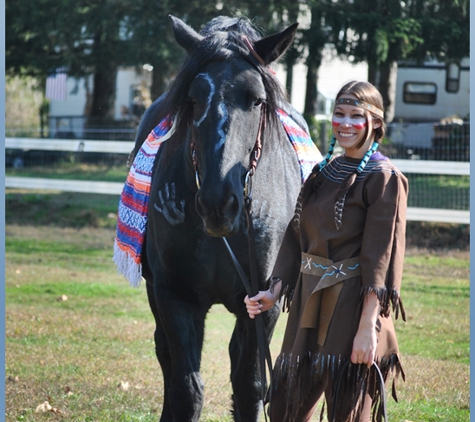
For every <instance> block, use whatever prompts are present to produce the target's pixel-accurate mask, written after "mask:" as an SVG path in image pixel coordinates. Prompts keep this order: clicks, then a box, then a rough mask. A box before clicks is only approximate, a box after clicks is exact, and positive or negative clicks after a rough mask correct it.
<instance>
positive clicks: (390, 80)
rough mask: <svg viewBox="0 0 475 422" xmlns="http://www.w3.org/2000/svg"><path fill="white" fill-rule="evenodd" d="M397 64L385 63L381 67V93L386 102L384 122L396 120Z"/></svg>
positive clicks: (393, 62)
mask: <svg viewBox="0 0 475 422" xmlns="http://www.w3.org/2000/svg"><path fill="white" fill-rule="evenodd" d="M397 69H398V67H397V62H395V61H392V62H384V63H382V64H381V66H380V78H379V86H378V88H379V92H381V95H382V96H383V102H384V108H385V112H384V120H385V122H386V123H391V122H392V120H393V119H394V114H395V107H396V79H397Z"/></svg>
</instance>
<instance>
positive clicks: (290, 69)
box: [285, 59, 294, 102]
mask: <svg viewBox="0 0 475 422" xmlns="http://www.w3.org/2000/svg"><path fill="white" fill-rule="evenodd" d="M285 62H286V63H285V70H286V71H287V74H286V75H285V88H286V90H287V95H288V96H289V101H290V102H292V84H293V82H294V60H290V59H287V60H286V61H285Z"/></svg>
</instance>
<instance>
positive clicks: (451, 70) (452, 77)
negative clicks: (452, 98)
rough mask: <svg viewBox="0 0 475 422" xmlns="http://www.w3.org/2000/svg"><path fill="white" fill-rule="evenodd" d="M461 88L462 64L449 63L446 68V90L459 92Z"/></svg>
mask: <svg viewBox="0 0 475 422" xmlns="http://www.w3.org/2000/svg"><path fill="white" fill-rule="evenodd" d="M459 88H460V66H459V65H458V64H457V63H449V64H448V65H447V70H446V79H445V90H446V91H447V92H452V93H457V92H459Z"/></svg>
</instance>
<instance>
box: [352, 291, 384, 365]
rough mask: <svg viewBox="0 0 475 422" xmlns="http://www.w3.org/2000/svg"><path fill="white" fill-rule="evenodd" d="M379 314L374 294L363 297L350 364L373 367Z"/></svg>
mask: <svg viewBox="0 0 475 422" xmlns="http://www.w3.org/2000/svg"><path fill="white" fill-rule="evenodd" d="M378 314H379V302H378V298H377V296H376V294H375V293H374V292H371V293H370V294H369V295H368V296H366V297H365V300H364V303H363V310H362V312H361V317H360V324H359V327H358V331H357V332H356V336H355V338H354V340H353V350H352V353H351V362H352V363H355V364H365V365H367V366H368V368H369V367H371V366H372V365H373V362H374V357H375V354H376V346H377V344H378V340H377V338H376V321H377V320H378Z"/></svg>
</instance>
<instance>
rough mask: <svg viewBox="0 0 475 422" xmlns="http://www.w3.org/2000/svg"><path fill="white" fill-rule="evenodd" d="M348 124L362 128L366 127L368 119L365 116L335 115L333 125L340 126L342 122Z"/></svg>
mask: <svg viewBox="0 0 475 422" xmlns="http://www.w3.org/2000/svg"><path fill="white" fill-rule="evenodd" d="M345 123H346V124H347V125H351V126H353V127H354V128H355V129H358V130H361V129H363V128H365V127H366V119H365V118H364V117H359V118H351V117H346V116H345V117H337V116H335V115H333V117H332V125H333V127H338V126H340V125H342V124H345Z"/></svg>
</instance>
